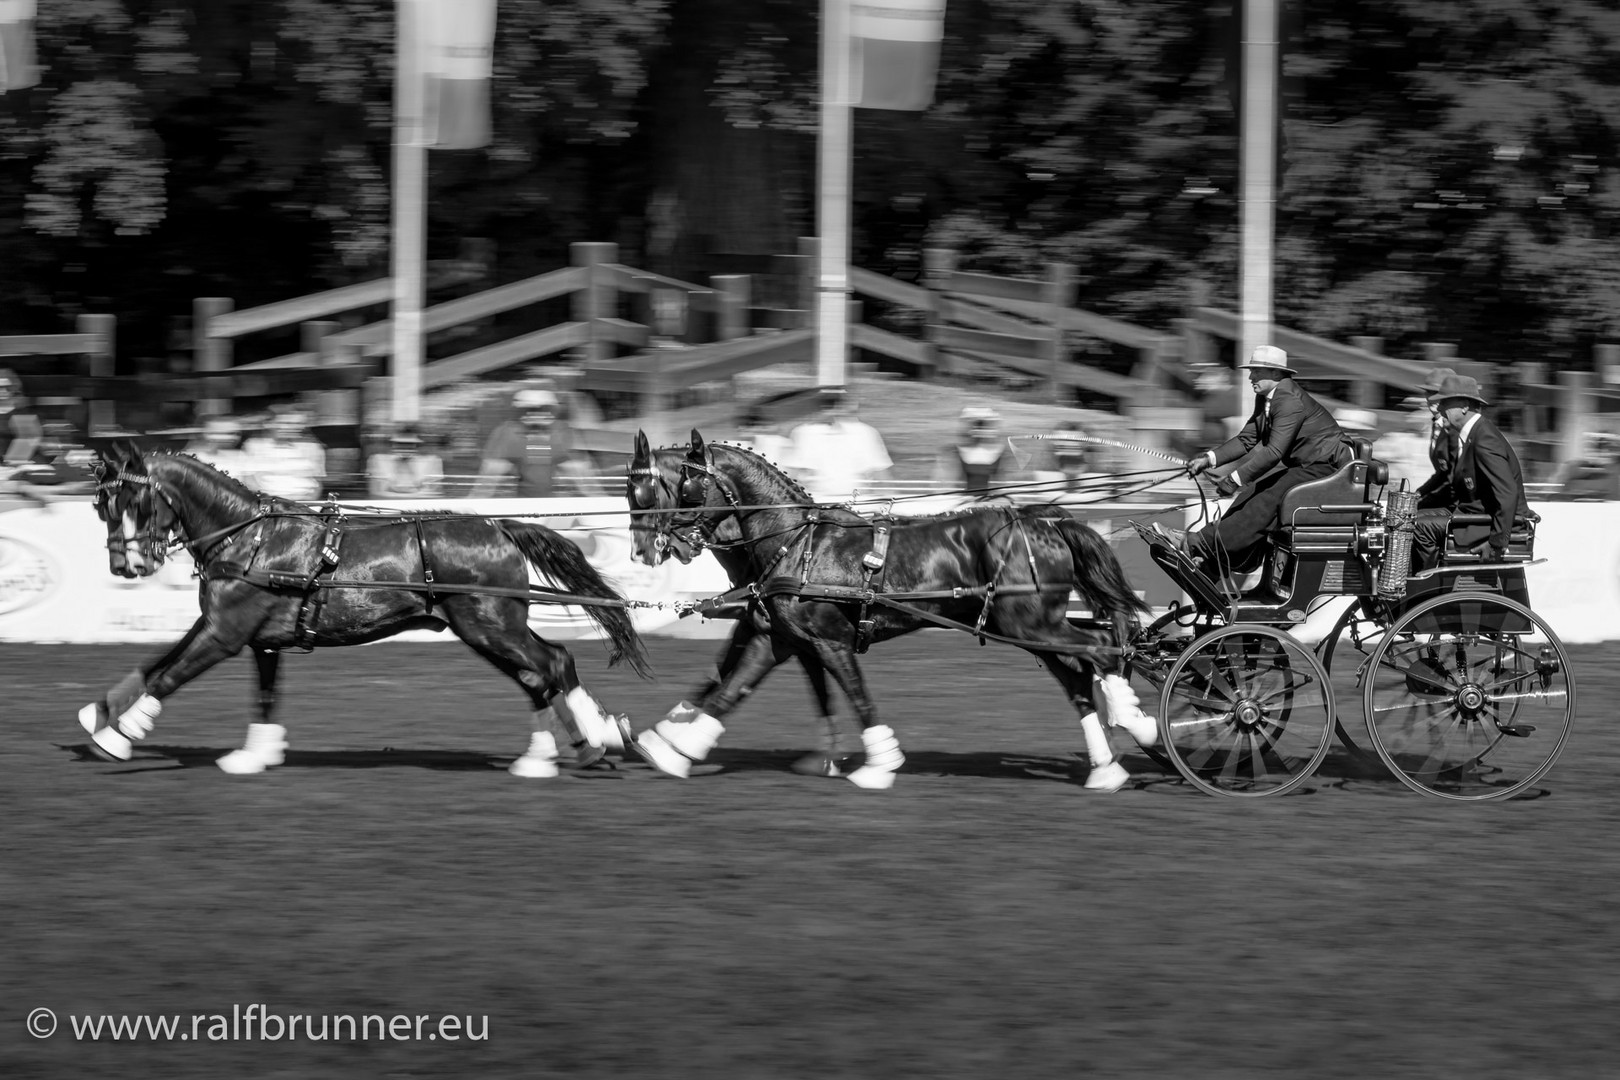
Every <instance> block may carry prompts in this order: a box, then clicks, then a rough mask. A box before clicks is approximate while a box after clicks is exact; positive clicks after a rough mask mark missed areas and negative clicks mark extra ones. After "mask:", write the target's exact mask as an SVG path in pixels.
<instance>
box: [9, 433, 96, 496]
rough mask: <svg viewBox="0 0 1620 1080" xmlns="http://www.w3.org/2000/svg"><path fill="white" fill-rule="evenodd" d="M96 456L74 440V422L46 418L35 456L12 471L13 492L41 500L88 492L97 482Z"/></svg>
mask: <svg viewBox="0 0 1620 1080" xmlns="http://www.w3.org/2000/svg"><path fill="white" fill-rule="evenodd" d="M95 457H96V456H95V454H94V453H93V452H91V451H90V450H87V449H85V448H84V447H83V446H80V445H79V444H78V442H77V441H75V439H74V437H73V425H71V424H69V423H66V422H64V421H61V420H47V421H46V422H45V424H44V425H43V434H42V435H41V436H40V439H39V444H38V448H37V449H36V450H35V451H34V456H33V457H32V458H31V459H29V460H28V461H25V462H21V463H19V464H18V465H17V466H16V468H15V469H14V470H13V471H12V473H11V476H12V480H13V481H14V487H15V489H16V492H17V494H19V495H23V496H26V497H28V498H31V499H36V500H38V501H39V502H42V503H43V502H50V501H51V500H52V499H54V498H57V497H59V496H63V495H83V494H88V493H89V492H91V491H93V490H94V488H95V483H96V476H95V472H94V466H95Z"/></svg>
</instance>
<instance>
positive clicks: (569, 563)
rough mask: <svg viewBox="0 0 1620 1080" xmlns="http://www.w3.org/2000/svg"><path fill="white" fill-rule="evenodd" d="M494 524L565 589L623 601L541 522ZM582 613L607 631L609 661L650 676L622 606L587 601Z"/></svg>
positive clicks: (569, 545)
mask: <svg viewBox="0 0 1620 1080" xmlns="http://www.w3.org/2000/svg"><path fill="white" fill-rule="evenodd" d="M496 527H497V528H499V529H500V530H501V532H502V533H504V534H505V535H506V536H507V538H508V539H510V540H511V541H512V543H514V544H516V545H517V547H518V550H519V551H521V552H523V557H524V558H525V559H527V560H529V562H530V563H532V564H533V565H534V568H535V569H536V570H539V571H540V572H541V573H542V574H544V575H546V576H547V577H549V578H551V579H552V580H553V581H555V582H556V583H557V584H559V585H561V586H562V587H563V588H564V589H565V590H567V591H568V592H572V593H578V594H579V595H581V596H595V597H600V598H601V599H603V600H623V599H624V597H623V596H621V595H620V594H619V591H618V590H617V589H615V588H614V587H613V586H612V585H609V584H608V583H607V581H606V580H605V579H604V578H603V577H602V575H601V574H599V573H597V572H596V567H594V566H592V565H591V564H590V563H589V562H588V561H587V560H586V558H585V553H584V552H582V551H580V550H579V546H578V545H576V544H574V543H573V542H571V541H570V540H568V539H567V538H565V537H562V536H559V535H557V534H556V533H554V532H552V531H551V530H550V529H548V528H546V527H545V526H544V525H535V524H532V523H529V522H519V521H500V522H497V523H496ZM585 612H586V614H588V615H590V617H591V618H592V619H593V620H595V622H596V625H597V626H599V627H601V628H602V632H603V633H605V634H607V636H608V640H610V641H611V642H612V643H613V645H612V648H611V649H610V650H609V654H608V655H609V663H612V664H617V663H619V662H620V661H628V662H629V664H630V668H631V670H633V671H634V672H635V673H636V674H637V675H640V676H641V677H642V678H643V679H648V678H651V677H652V664H651V662H650V661H649V660H648V659H647V647H646V646H645V645H644V644H643V643H642V640H641V635H640V634H638V633H636V628H635V624H633V623H632V622H631V621H630V615H629V613H628V612H627V611H626V610H625V609H624V608H622V607H618V606H615V605H610V604H587V605H585Z"/></svg>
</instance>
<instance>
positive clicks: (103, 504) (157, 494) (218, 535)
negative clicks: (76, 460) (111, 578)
mask: <svg viewBox="0 0 1620 1080" xmlns="http://www.w3.org/2000/svg"><path fill="white" fill-rule="evenodd" d="M97 475H98V476H99V477H100V479H98V480H97V481H96V494H97V498H96V516H97V517H98V518H100V519H101V520H102V521H105V522H107V524H109V525H111V524H112V523H113V522H112V520H111V515H112V505H113V496H111V495H109V496H108V497H107V498H105V499H103V498H102V497H101V496H102V494H103V493H112V492H122V491H123V489H124V485H125V484H129V485H132V486H134V487H137V488H143V489H145V491H146V492H147V494H146V499H147V501H148V503H149V504H150V503H151V501H152V500H155V499H161V500H163V505H164V506H165V507H167V508H168V511H169V522H168V524H166V525H164V526H163V527H162V528H161V529H160V528H158V527H157V514H156V512H155V510H156V508H155V507H154V506H151V505H148V506H147V507H146V508H145V509H146V514H145V522H144V523H143V524H142V526H141V527H140V528H139V529H138V530H137V531H136V533H135V535H133V536H124V535H123V534H122V533H120V534H119V535H117V536H114V535H112V533H111V532H110V531H109V533H108V536H107V544H106V547H107V550H108V551H113V550H115V549H117V550H122V551H123V553H124V557H125V559H126V560H127V559H128V558H129V545H130V544H132V543H137V544H140V545H142V548H141V550H142V557H143V558H148V559H151V560H152V563H153V565H154V567H156V566H162V565H163V563H164V561H165V560H166V559H167V558H168V557H169V552H170V551H171V550H172V549H174V548H177V547H189V548H190V549H191V555H192V561H193V562H194V563H195V564H196V565H197V567H198V568H199V569H200V568H202V567H204V566H206V565H207V564H208V561H209V559H210V558H211V557H212V556H213V554H215V553H217V552H218V551H219V549H220V548H222V547H224V546H225V545H223V544H220V545H216V546H215V548H214V550H213V551H212V552H204V551H203V550H202V548H203V546H204V545H206V544H208V543H210V542H211V541H214V540H219V539H222V538H229V537H232V536H234V535H236V534H237V533H239V532H241V531H242V530H243V529H245V528H247V527H248V526H249V525H252V524H253V523H254V522H256V521H262V520H264V519H265V518H266V517H268V516H270V509H269V506H268V505H267V504H266V503H265V501H264V500H263V499H262V498H261V500H260V502H259V508H258V510H257V511H256V512H255V513H254V514H253V515H252V516H251V517H248V518H246V519H244V520H242V521H239V522H236V523H235V524H232V525H226V526H225V527H224V528H220V529H215V530H214V531H212V532H208V533H204V534H203V535H201V536H195V537H193V536H187V535H186V531H185V528H184V526H183V525H182V524H181V521H180V514H179V512H178V511H177V510H175V508H174V503H173V501H171V500H170V499H169V496H168V495H167V493H165V492H164V490H163V485H162V484H160V483H158V482H157V481H156V480H155V479H153V478H152V477H151V476H150V475H148V474H145V473H132V472H126V471H125V470H123V469H121V468H117V467H115V466H112V465H108V464H105V463H103V464H102V465H101V466H100V467H99V468H98V469H97Z"/></svg>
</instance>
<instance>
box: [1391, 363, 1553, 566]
mask: <svg viewBox="0 0 1620 1080" xmlns="http://www.w3.org/2000/svg"><path fill="white" fill-rule="evenodd" d="M1429 397H1430V400H1431V401H1433V402H1434V403H1435V405H1436V407H1437V408H1438V409H1439V411H1440V413H1441V414H1442V415H1443V416H1444V417H1445V421H1446V425H1447V427H1448V428H1449V429H1450V430H1451V431H1454V432H1456V437H1455V438H1456V443H1455V453H1454V454H1453V456H1452V461H1451V465H1450V468H1449V469H1448V470H1447V472H1446V474H1445V475H1444V476H1440V475H1439V474H1438V473H1437V474H1436V476H1434V477H1432V478H1430V481H1429V483H1426V484H1424V485H1423V488H1422V489H1420V490H1428V489H1430V487H1431V485H1433V487H1434V490H1436V491H1438V492H1440V493H1441V494H1440V498H1441V499H1442V501H1443V505H1441V506H1437V507H1429V508H1424V509H1419V510H1418V512H1417V514H1416V515H1414V521H1413V530H1414V531H1413V536H1412V562H1413V569H1416V570H1426V569H1428V568H1429V567H1431V566H1434V565H1435V564H1436V563H1438V562H1439V561H1440V553H1441V552H1442V551H1443V550H1444V549H1445V543H1446V533H1447V532H1449V531H1450V529H1451V518H1452V515H1454V514H1487V515H1489V516H1490V519H1491V520H1490V522H1489V523H1488V524H1485V525H1465V526H1463V527H1461V528H1459V529H1458V530H1457V538H1456V543H1457V547H1458V548H1460V549H1462V550H1465V551H1468V552H1471V553H1473V554H1475V555H1479V556H1482V557H1484V558H1486V559H1488V560H1490V561H1491V562H1500V561H1501V560H1502V559H1503V558H1504V557H1506V555H1507V549H1508V538H1509V536H1510V535H1511V534H1512V531H1513V522H1514V519H1515V518H1529V517H1530V502H1529V500H1528V499H1527V498H1526V497H1525V493H1524V469H1523V468H1522V467H1521V466H1520V465H1519V455H1518V454H1516V453H1514V452H1513V447H1512V446H1511V445H1510V444H1509V443H1508V441H1507V438H1506V436H1504V435H1503V434H1502V432H1501V430H1500V429H1498V428H1497V426H1496V425H1495V424H1493V423H1491V422H1490V421H1489V420H1487V419H1486V418H1485V415H1484V414H1483V413H1482V412H1480V410H1481V409H1482V408H1484V407H1485V406H1486V405H1487V404H1489V402H1487V401H1486V400H1485V398H1484V397H1483V396H1482V395H1481V394H1480V389H1479V382H1478V381H1477V380H1475V379H1471V378H1469V377H1468V376H1466V375H1457V374H1451V375H1445V376H1443V377H1441V378H1440V379H1438V380H1436V381H1435V384H1434V389H1433V390H1432V391H1430V394H1429ZM1437 481H1438V482H1437Z"/></svg>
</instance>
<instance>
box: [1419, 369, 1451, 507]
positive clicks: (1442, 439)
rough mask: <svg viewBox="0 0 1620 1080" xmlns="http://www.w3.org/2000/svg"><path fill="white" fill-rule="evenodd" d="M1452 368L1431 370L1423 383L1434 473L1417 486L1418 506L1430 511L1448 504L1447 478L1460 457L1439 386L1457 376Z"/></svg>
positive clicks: (1430, 462) (1430, 457) (1430, 455)
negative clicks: (1444, 412) (1446, 416)
mask: <svg viewBox="0 0 1620 1080" xmlns="http://www.w3.org/2000/svg"><path fill="white" fill-rule="evenodd" d="M1456 376H1457V372H1456V371H1455V370H1453V369H1452V368H1448V367H1439V368H1435V369H1434V370H1433V371H1431V372H1429V377H1428V378H1427V379H1426V380H1424V383H1423V388H1422V389H1423V396H1424V399H1425V400H1426V401H1427V402H1428V407H1429V420H1430V426H1429V464H1430V465H1432V466H1433V467H1434V475H1433V476H1431V477H1429V479H1428V480H1426V481H1424V483H1423V485H1422V486H1421V487H1419V488H1418V489H1417V492H1418V508H1419V509H1420V510H1427V509H1431V508H1435V507H1442V508H1443V507H1444V506H1445V505H1446V491H1445V487H1446V482H1445V480H1446V477H1448V476H1450V475H1451V464H1452V462H1454V461H1455V460H1456V459H1457V433H1456V432H1455V431H1454V430H1452V428H1451V427H1450V426H1449V425H1448V424H1447V423H1446V418H1445V416H1444V414H1442V413H1441V411H1440V398H1439V396H1438V395H1439V392H1440V386H1441V384H1443V383H1444V382H1445V380H1447V379H1453V378H1456Z"/></svg>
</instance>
